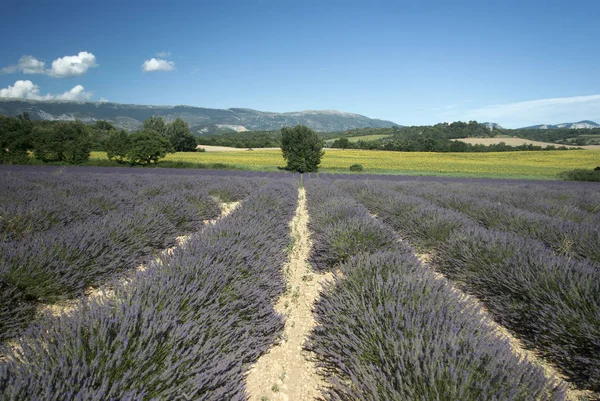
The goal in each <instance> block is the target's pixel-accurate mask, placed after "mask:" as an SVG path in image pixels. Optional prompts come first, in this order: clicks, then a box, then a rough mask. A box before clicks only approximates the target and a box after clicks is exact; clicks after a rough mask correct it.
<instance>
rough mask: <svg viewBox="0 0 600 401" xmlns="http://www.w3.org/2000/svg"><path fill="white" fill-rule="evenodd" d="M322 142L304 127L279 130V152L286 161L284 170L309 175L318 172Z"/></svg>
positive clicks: (322, 153) (297, 126)
mask: <svg viewBox="0 0 600 401" xmlns="http://www.w3.org/2000/svg"><path fill="white" fill-rule="evenodd" d="M323 145H324V143H323V141H322V140H321V139H320V138H319V137H318V135H317V133H316V132H315V131H313V130H312V129H310V128H308V127H306V126H304V125H296V126H295V127H293V128H292V127H283V128H282V129H281V151H282V152H283V158H284V159H285V160H286V161H287V166H286V167H285V169H286V170H290V171H297V172H299V173H310V172H315V171H318V170H319V164H320V163H321V157H323V155H324V154H325V152H324V151H323Z"/></svg>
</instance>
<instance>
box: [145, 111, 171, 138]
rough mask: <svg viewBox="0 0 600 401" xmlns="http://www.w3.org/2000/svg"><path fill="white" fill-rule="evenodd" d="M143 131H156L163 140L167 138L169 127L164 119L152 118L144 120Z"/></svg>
mask: <svg viewBox="0 0 600 401" xmlns="http://www.w3.org/2000/svg"><path fill="white" fill-rule="evenodd" d="M143 131H154V132H156V133H157V134H158V135H160V136H162V137H163V138H166V136H167V126H166V124H165V120H163V118H162V117H157V116H152V117H150V118H148V119H146V120H144V126H143Z"/></svg>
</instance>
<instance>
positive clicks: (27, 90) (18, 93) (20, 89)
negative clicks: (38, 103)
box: [0, 80, 52, 100]
mask: <svg viewBox="0 0 600 401" xmlns="http://www.w3.org/2000/svg"><path fill="white" fill-rule="evenodd" d="M0 97H14V98H20V99H36V100H44V99H52V96H49V95H46V96H41V95H40V87H39V86H37V85H35V84H34V83H33V82H31V81H29V80H27V81H17V82H15V84H14V85H13V86H10V85H9V86H8V88H4V89H0Z"/></svg>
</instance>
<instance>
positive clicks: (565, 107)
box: [465, 95, 600, 128]
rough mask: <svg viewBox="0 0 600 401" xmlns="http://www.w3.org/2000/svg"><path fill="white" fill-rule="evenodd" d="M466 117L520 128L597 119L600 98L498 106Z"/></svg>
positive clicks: (590, 96) (471, 112)
mask: <svg viewBox="0 0 600 401" xmlns="http://www.w3.org/2000/svg"><path fill="white" fill-rule="evenodd" d="M465 117H466V118H468V119H475V120H477V121H493V122H497V123H499V124H500V125H502V126H506V127H511V128H519V127H523V126H528V125H535V124H559V123H564V122H575V121H581V120H589V119H598V118H600V95H589V96H572V97H558V98H550V99H538V100H530V101H526V102H516V103H508V104H498V105H492V106H486V107H481V108H477V109H473V110H470V111H467V112H466V113H465Z"/></svg>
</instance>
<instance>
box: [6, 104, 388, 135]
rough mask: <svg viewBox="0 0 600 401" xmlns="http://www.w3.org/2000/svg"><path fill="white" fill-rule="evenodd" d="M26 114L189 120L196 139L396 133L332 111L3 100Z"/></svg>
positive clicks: (136, 121)
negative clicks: (286, 131) (286, 129)
mask: <svg viewBox="0 0 600 401" xmlns="http://www.w3.org/2000/svg"><path fill="white" fill-rule="evenodd" d="M23 112H28V113H29V116H30V118H31V119H32V120H63V121H69V120H80V121H83V122H85V123H93V122H94V121H98V120H107V121H109V122H111V123H112V124H113V125H115V126H116V127H118V128H122V129H126V130H128V131H132V130H136V129H138V128H140V127H141V126H142V122H143V121H144V120H145V119H147V118H148V117H151V116H162V117H164V119H165V120H166V121H167V122H169V121H172V120H175V119H176V118H178V117H179V118H182V119H183V120H185V121H186V122H187V123H188V124H189V126H190V128H191V130H192V132H193V133H195V134H204V133H216V132H243V131H246V130H250V131H252V130H277V129H280V128H281V127H283V126H293V125H297V124H303V125H306V126H308V127H310V128H312V129H314V130H316V131H345V130H349V129H354V128H365V127H374V128H384V127H392V126H395V125H397V124H395V123H394V122H392V121H385V120H378V119H372V118H369V117H365V116H362V115H360V114H354V113H343V112H339V111H334V110H308V111H299V112H289V113H274V112H263V111H257V110H252V109H244V108H230V109H208V108H202V107H192V106H149V105H135V104H119V103H109V102H71V101H56V100H54V101H38V100H24V99H0V114H4V115H8V116H15V115H17V114H20V113H23Z"/></svg>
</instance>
